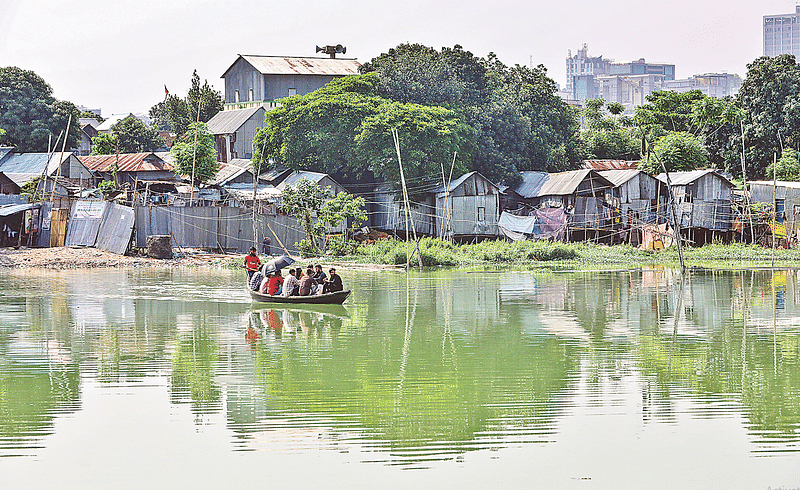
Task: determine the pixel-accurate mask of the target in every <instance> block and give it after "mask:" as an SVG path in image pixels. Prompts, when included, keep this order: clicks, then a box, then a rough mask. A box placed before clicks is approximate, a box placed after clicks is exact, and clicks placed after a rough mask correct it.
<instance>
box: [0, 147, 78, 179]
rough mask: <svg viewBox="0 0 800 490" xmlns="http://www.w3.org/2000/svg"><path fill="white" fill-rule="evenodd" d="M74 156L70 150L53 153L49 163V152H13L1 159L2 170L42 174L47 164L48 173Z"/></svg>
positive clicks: (5, 171) (14, 172)
mask: <svg viewBox="0 0 800 490" xmlns="http://www.w3.org/2000/svg"><path fill="white" fill-rule="evenodd" d="M71 156H72V153H70V152H64V153H61V152H58V153H53V155H52V158H50V164H49V165H47V160H48V158H49V154H48V153H11V154H9V155H7V156H6V157H5V158H4V159H3V160H2V161H0V172H3V173H4V174H6V175H8V174H10V173H11V174H37V175H42V173H43V172H44V170H45V166H47V175H50V174H52V173H53V172H55V171H56V170H57V169H58V166H59V164H61V163H63V162H64V160H67V159H69V157H71Z"/></svg>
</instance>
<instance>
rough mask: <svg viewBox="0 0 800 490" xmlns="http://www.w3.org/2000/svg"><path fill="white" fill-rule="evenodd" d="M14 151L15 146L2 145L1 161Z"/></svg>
mask: <svg viewBox="0 0 800 490" xmlns="http://www.w3.org/2000/svg"><path fill="white" fill-rule="evenodd" d="M13 151H14V147H13V146H0V162H1V161H3V159H4V158H5V157H6V156H7V155H9V154H10V153H11V152H13Z"/></svg>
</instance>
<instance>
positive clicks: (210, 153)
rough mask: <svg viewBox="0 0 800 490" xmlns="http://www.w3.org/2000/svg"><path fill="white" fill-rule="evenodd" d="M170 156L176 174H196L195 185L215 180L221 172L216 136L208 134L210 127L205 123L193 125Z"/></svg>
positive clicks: (176, 144)
mask: <svg viewBox="0 0 800 490" xmlns="http://www.w3.org/2000/svg"><path fill="white" fill-rule="evenodd" d="M195 133H196V136H197V144H196V145H195ZM195 148H196V151H195ZM170 155H172V158H173V162H174V167H175V173H177V174H178V175H187V176H189V177H191V176H192V175H193V174H194V182H193V183H194V184H195V185H196V184H199V183H202V182H206V181H208V180H209V179H211V178H213V177H214V176H215V175H216V174H217V170H219V163H218V162H217V150H215V149H214V136H213V135H212V134H211V133H209V132H208V125H207V124H205V123H192V124H191V125H190V126H189V129H188V131H187V132H186V134H184V135H183V137H182V138H181V139H180V141H179V142H178V143H175V145H173V146H172V149H170Z"/></svg>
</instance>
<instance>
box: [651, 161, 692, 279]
mask: <svg viewBox="0 0 800 490" xmlns="http://www.w3.org/2000/svg"><path fill="white" fill-rule="evenodd" d="M653 155H655V157H656V159H658V162H659V163H660V164H661V169H662V170H664V177H665V178H666V180H667V190H668V191H669V200H670V208H672V219H673V220H674V222H675V240H676V241H675V243H677V245H678V258H679V259H680V261H681V274H684V273H685V272H686V264H685V263H684V261H683V245H682V244H681V223H680V221H678V212H677V211H676V210H675V193H674V192H672V180H671V179H670V178H669V172H667V167H666V166H665V165H664V161H663V160H661V158H660V157H659V156H658V154H657V153H656V152H655V151H654V152H653Z"/></svg>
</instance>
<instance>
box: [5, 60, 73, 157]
mask: <svg viewBox="0 0 800 490" xmlns="http://www.w3.org/2000/svg"><path fill="white" fill-rule="evenodd" d="M70 116H72V122H71V123H70V127H69V131H67V148H74V147H75V146H77V142H78V141H79V140H80V126H79V124H78V116H79V111H78V109H77V108H76V107H75V105H74V104H72V103H71V102H67V101H63V100H57V99H56V98H55V97H53V89H52V88H51V87H50V85H49V84H48V83H47V82H45V81H44V79H43V78H42V77H40V76H39V75H37V74H36V73H34V72H33V71H30V70H23V69H21V68H17V67H15V66H10V67H5V68H0V128H2V129H3V130H4V131H5V132H4V133H3V134H0V145H3V146H15V147H16V149H17V151H19V152H21V153H22V152H45V151H47V150H48V142H49V141H51V142H52V145H55V142H56V139H57V138H58V135H59V134H61V133H63V132H64V131H65V130H66V129H67V128H66V126H67V121H68V120H69V117H70ZM59 144H60V143H59Z"/></svg>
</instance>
